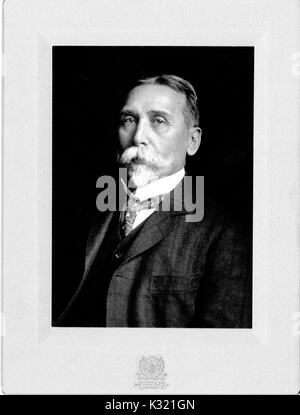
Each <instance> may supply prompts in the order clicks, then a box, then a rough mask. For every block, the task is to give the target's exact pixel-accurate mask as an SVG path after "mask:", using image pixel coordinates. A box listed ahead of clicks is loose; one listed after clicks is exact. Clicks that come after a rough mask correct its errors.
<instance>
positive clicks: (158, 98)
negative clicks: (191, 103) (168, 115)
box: [124, 85, 185, 112]
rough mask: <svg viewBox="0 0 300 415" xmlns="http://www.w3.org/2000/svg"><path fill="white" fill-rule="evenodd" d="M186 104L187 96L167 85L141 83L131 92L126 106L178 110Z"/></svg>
mask: <svg viewBox="0 0 300 415" xmlns="http://www.w3.org/2000/svg"><path fill="white" fill-rule="evenodd" d="M184 105H185V96H184V95H183V94H181V93H179V92H177V91H175V90H173V89H172V88H170V87H168V86H166V85H139V86H136V87H135V88H133V89H132V90H131V91H130V92H129V94H128V96H127V100H126V102H125V105H124V108H129V107H141V109H149V110H150V109H153V110H163V109H165V110H169V111H173V112H177V111H181V110H182V107H183V106H184ZM137 109H138V108H137Z"/></svg>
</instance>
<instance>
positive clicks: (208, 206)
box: [52, 46, 254, 328]
mask: <svg viewBox="0 0 300 415" xmlns="http://www.w3.org/2000/svg"><path fill="white" fill-rule="evenodd" d="M253 75H254V48H253V47H84V46H83V47H80V46H79V47H68V46H56V47H53V153H52V154H53V199H52V200H53V240H52V247H53V251H52V252H53V268H52V269H53V275H52V277H53V289H52V304H53V325H54V326H63V327H64V326H72V327H86V326H87V327H186V328H187V327H194V328H205V327H206V328H251V326H252V311H251V310H252V271H251V266H252V210H253V209H252V192H253V190H252V188H253V180H252V171H253V165H252V163H253V90H254V89H253V88H254V83H253ZM120 172H121V173H120ZM122 173H124V177H123V178H122V177H121V178H120V175H122ZM108 176H109V177H110V178H111V180H112V184H111V182H110V181H109V180H108ZM184 179H186V181H185V180H184ZM189 180H190V183H188V181H189ZM126 183H129V184H131V189H129V187H128V184H127V185H126ZM184 183H185V186H184ZM124 186H125V199H124V201H125V207H124V209H123V205H122V206H121V205H120V204H119V206H117V203H115V202H116V201H119V199H120V197H121V199H122V195H120V193H122V192H124ZM203 187H204V188H203ZM187 188H188V189H190V192H187ZM204 189H205V190H204ZM192 192H193V194H192ZM188 193H190V194H188ZM174 195H175V198H177V199H179V198H182V202H183V203H182V204H181V206H178V208H177V206H174ZM162 197H165V199H164V200H166V197H168V198H170V202H171V203H169V205H170V206H166V209H160V207H161V206H162V204H163V202H164V201H163V200H161V199H162ZM135 202H136V203H137V204H138V207H137V208H135V206H134V205H133V204H134V203H135ZM145 202H146V205H145ZM143 204H144V206H143ZM101 205H102V206H101Z"/></svg>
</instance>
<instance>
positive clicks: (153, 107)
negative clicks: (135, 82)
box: [119, 85, 189, 186]
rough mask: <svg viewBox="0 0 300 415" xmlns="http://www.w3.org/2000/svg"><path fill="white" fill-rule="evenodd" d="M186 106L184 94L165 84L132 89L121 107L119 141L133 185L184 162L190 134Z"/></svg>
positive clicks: (169, 170) (179, 167)
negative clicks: (186, 118)
mask: <svg viewBox="0 0 300 415" xmlns="http://www.w3.org/2000/svg"><path fill="white" fill-rule="evenodd" d="M185 106H186V98H185V96H184V95H183V94H180V93H178V92H176V91H174V90H173V89H171V88H169V87H168V86H165V85H140V86H137V87H135V88H134V89H132V90H131V91H130V93H129V95H128V98H127V101H126V103H125V105H124V106H123V108H122V110H121V117H120V126H119V145H120V150H121V152H120V153H121V158H120V163H121V164H122V165H125V166H126V167H128V173H129V178H130V179H131V185H133V186H144V185H145V184H147V183H149V182H151V181H153V180H156V179H157V178H159V177H164V176H168V175H170V174H172V173H175V172H177V171H178V170H180V169H181V168H182V167H183V166H184V164H185V157H186V152H187V145H188V135H189V128H188V126H187V124H186V121H185V117H184V110H185Z"/></svg>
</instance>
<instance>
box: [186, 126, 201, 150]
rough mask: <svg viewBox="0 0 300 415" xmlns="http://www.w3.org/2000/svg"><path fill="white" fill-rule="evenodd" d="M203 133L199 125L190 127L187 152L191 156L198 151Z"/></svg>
mask: <svg viewBox="0 0 300 415" xmlns="http://www.w3.org/2000/svg"><path fill="white" fill-rule="evenodd" d="M201 135H202V131H201V128H199V127H192V128H190V134H189V138H188V145H187V149H186V152H187V154H188V155H189V156H193V155H194V154H196V153H197V150H198V148H199V146H200V143H201Z"/></svg>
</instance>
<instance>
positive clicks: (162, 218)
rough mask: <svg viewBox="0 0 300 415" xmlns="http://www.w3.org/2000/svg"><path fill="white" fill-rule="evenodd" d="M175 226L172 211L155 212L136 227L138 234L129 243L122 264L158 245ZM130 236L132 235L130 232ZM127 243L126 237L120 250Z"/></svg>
mask: <svg viewBox="0 0 300 415" xmlns="http://www.w3.org/2000/svg"><path fill="white" fill-rule="evenodd" d="M173 226H174V221H173V219H172V215H171V214H170V212H160V211H156V212H154V213H153V214H152V215H151V216H150V217H149V218H148V219H146V221H145V222H143V223H141V224H140V225H139V227H138V228H136V231H137V234H136V236H135V238H134V239H133V241H132V243H131V244H129V245H130V246H129V249H128V250H126V251H125V254H124V256H123V258H122V265H123V264H124V263H125V262H128V261H129V260H131V259H132V258H134V257H136V256H137V255H139V254H141V253H143V252H144V251H146V250H148V249H150V248H151V247H152V246H154V245H156V244H157V243H158V242H159V241H161V240H162V239H163V238H164V237H165V236H166V235H167V234H168V233H169V232H170V231H171V230H172V229H173ZM133 232H134V231H133ZM128 236H129V237H130V234H129V235H128ZM126 245H127V243H126V238H125V239H124V240H123V241H122V242H121V244H120V250H121V251H122V247H123V246H126Z"/></svg>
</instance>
